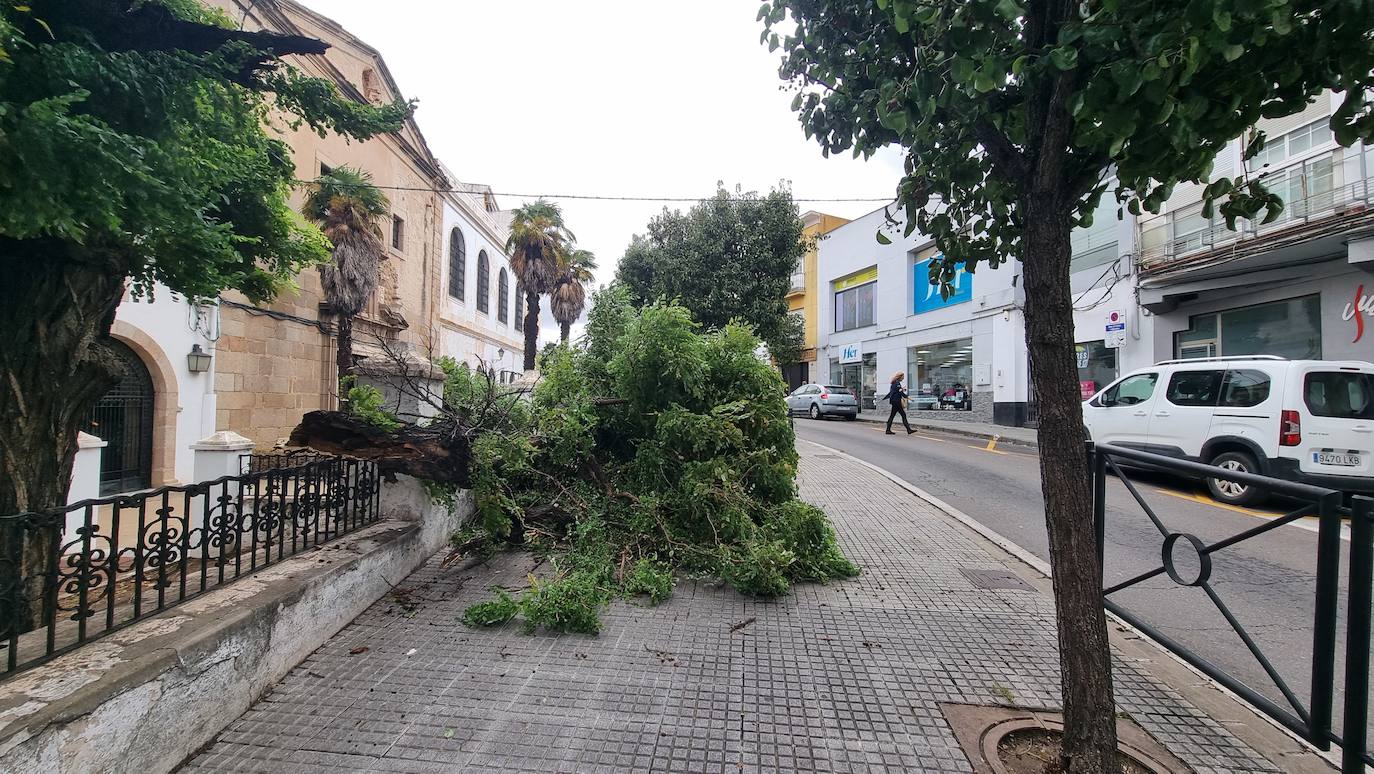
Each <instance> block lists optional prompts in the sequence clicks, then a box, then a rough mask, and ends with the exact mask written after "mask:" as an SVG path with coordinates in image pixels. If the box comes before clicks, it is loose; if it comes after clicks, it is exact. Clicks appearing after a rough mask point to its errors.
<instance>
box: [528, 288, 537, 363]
mask: <svg viewBox="0 0 1374 774" xmlns="http://www.w3.org/2000/svg"><path fill="white" fill-rule="evenodd" d="M538 356H539V294H538V293H536V292H534V291H533V290H530V289H529V288H525V370H526V371H533V370H534V367H535V365H536V359H537V358H538Z"/></svg>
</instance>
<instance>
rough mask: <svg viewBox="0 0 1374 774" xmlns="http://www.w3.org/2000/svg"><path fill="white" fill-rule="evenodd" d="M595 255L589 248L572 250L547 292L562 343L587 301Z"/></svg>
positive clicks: (566, 340) (594, 267)
mask: <svg viewBox="0 0 1374 774" xmlns="http://www.w3.org/2000/svg"><path fill="white" fill-rule="evenodd" d="M595 269H596V256H595V255H592V253H591V251H589V250H573V251H572V252H571V253H569V254H568V257H567V259H566V260H565V261H564V262H563V273H562V274H561V275H559V277H558V281H557V282H555V283H554V286H553V292H551V293H549V309H550V311H552V312H553V319H555V320H557V321H558V328H559V331H560V333H561V334H562V338H563V343H564V344H567V343H568V332H569V330H570V329H571V328H572V324H573V322H575V321H576V320H577V318H578V317H579V316H581V314H582V308H583V307H584V306H585V305H586V303H587V285H589V284H591V281H592V280H593V279H594V275H593V274H592V272H593V271H594V270H595Z"/></svg>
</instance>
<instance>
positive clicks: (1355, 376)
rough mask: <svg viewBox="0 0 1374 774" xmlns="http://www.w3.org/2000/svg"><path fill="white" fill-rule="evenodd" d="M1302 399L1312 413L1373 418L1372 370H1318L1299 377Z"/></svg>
mask: <svg viewBox="0 0 1374 774" xmlns="http://www.w3.org/2000/svg"><path fill="white" fill-rule="evenodd" d="M1302 393H1303V401H1304V402H1305V403H1306V404H1307V410H1308V411H1311V412H1312V414H1313V415H1314V416H1319V417H1337V418H1341V419H1374V374H1362V373H1356V372H1352V371H1320V372H1315V373H1310V374H1308V375H1307V377H1306V378H1305V379H1304V380H1303V390H1302Z"/></svg>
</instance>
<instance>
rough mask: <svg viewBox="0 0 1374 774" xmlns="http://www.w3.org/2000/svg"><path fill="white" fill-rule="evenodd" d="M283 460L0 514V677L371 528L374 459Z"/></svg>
mask: <svg viewBox="0 0 1374 774" xmlns="http://www.w3.org/2000/svg"><path fill="white" fill-rule="evenodd" d="M289 460H290V464H281V465H276V466H272V465H271V464H270V461H269V460H260V461H259V463H258V464H257V469H255V470H252V471H251V472H246V473H244V474H241V475H238V476H226V477H224V478H219V479H215V480H213V481H205V482H201V483H198V484H191V485H187V486H169V487H163V488H161V489H153V490H148V491H145V492H137V493H134V494H130V495H122V496H120V495H117V496H111V497H102V498H97V499H93V500H84V501H81V502H78V503H73V504H71V505H68V506H66V507H64V508H57V509H53V510H50V511H45V512H42V513H20V514H15V515H9V516H0V650H3V656H0V677H6V676H9V675H11V674H13V673H15V672H16V671H19V670H22V669H26V668H28V667H31V666H34V665H37V664H40V663H42V662H44V661H47V660H49V659H51V658H54V657H55V656H58V655H60V654H62V653H65V652H67V651H70V650H72V649H73V648H76V647H79V646H80V645H82V644H84V643H86V642H89V641H90V640H93V639H95V638H97V637H101V636H104V635H106V634H109V633H110V632H113V631H116V630H118V629H120V628H121V627H124V626H127V625H129V624H131V623H133V622H135V621H138V620H140V619H142V618H147V617H148V616H150V615H153V614H155V613H158V612H160V611H162V610H165V609H167V608H169V607H172V606H174V605H177V604H179V603H181V602H183V601H185V600H187V599H190V598H192V597H194V596H196V595H198V594H201V593H203V592H205V591H207V590H209V589H213V588H215V587H217V586H221V585H224V584H226V583H229V582H232V581H234V580H236V579H238V578H241V577H243V576H245V575H248V574H250V573H253V572H256V571H258V570H261V569H263V568H264V567H268V566H271V565H273V564H275V563H277V562H280V561H281V560H283V559H285V558H287V557H290V556H293V555H295V554H297V553H299V552H301V551H304V550H305V549H308V548H311V547H313V546H317V545H319V544H321V543H324V542H326V541H328V540H331V539H333V538H336V537H338V536H340V535H343V534H345V533H348V532H350V531H353V530H355V529H358V528H359V527H362V526H365V525H367V524H370V523H372V522H375V521H376V520H377V518H378V499H379V496H380V486H379V482H378V474H377V467H376V465H375V464H374V463H371V462H366V461H363V460H355V459H347V458H343V457H328V456H320V455H314V456H313V457H309V456H308V455H304V454H300V455H290V457H289ZM283 462H285V460H283ZM250 467H253V466H250Z"/></svg>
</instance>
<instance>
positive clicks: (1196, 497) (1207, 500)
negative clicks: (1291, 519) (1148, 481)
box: [1155, 487, 1317, 521]
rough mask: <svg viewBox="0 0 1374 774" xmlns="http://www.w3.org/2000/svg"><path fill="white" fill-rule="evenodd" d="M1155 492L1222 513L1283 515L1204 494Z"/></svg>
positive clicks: (1158, 490)
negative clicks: (1220, 501)
mask: <svg viewBox="0 0 1374 774" xmlns="http://www.w3.org/2000/svg"><path fill="white" fill-rule="evenodd" d="M1155 491H1156V492H1159V493H1160V494H1166V495H1169V496H1170V497H1177V498H1178V499H1180V500H1191V501H1192V502H1195V503H1202V504H1203V505H1210V506H1212V507H1213V508H1220V509H1222V510H1224V511H1231V512H1233V513H1241V514H1244V515H1246V516H1254V517H1255V518H1257V519H1277V518H1278V517H1280V516H1283V515H1284V514H1283V513H1281V512H1275V511H1257V510H1254V509H1251V508H1242V507H1240V506H1239V505H1228V504H1226V503H1219V502H1217V501H1216V500H1214V499H1212V498H1211V497H1208V496H1207V495H1205V494H1194V493H1191V492H1175V491H1172V490H1169V489H1160V488H1158V487H1156V488H1155ZM1308 519H1311V520H1313V521H1316V520H1317V517H1315V516H1304V517H1303V520H1308Z"/></svg>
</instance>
